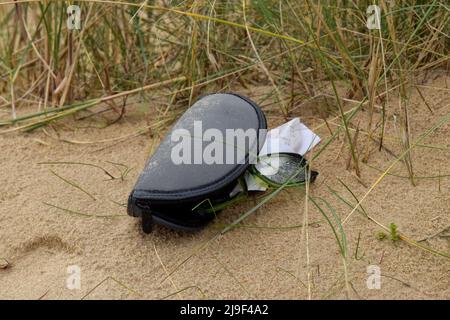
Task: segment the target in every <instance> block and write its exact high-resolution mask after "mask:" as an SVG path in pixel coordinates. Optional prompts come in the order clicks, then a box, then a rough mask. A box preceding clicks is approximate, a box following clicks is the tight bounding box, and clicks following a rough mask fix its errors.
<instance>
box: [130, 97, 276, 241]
mask: <svg viewBox="0 0 450 320" xmlns="http://www.w3.org/2000/svg"><path fill="white" fill-rule="evenodd" d="M199 123H201V129H202V132H201V134H203V132H206V131H207V130H208V129H215V132H220V133H221V134H222V136H223V137H224V139H225V137H227V129H231V130H234V132H236V130H239V129H240V130H242V131H241V132H247V130H248V129H251V130H254V131H255V132H257V133H258V134H257V135H256V137H255V138H254V139H251V138H250V137H249V138H248V139H247V140H246V141H247V143H246V144H245V147H242V146H240V145H239V144H235V145H233V144H230V143H229V142H230V141H228V140H227V141H222V145H223V157H222V159H223V160H222V163H212V164H207V163H205V161H204V160H203V159H200V162H201V163H200V162H199V161H198V160H199V158H196V159H195V157H196V156H197V157H199V156H200V158H202V157H201V156H202V150H205V148H207V146H208V145H209V144H210V143H211V141H205V139H202V138H201V137H198V136H196V134H197V135H198V131H196V129H194V124H195V125H196V128H197V129H198V125H199ZM266 128H267V125H266V119H265V116H264V114H263V112H262V111H261V109H260V108H259V107H258V106H257V105H256V104H255V103H254V102H253V101H251V100H250V99H248V98H246V97H243V96H240V95H237V94H231V93H224V94H222V93H220V94H211V95H207V96H205V97H203V98H201V99H199V100H198V101H197V102H196V103H194V104H193V105H192V106H191V107H190V108H189V109H188V110H187V111H186V112H185V113H184V114H183V116H182V117H181V118H180V119H179V120H178V122H177V123H176V124H175V125H174V126H173V128H172V129H171V131H170V132H169V133H168V134H167V135H166V136H165V138H164V139H163V141H162V142H161V144H160V146H159V147H158V149H157V150H156V151H155V153H154V154H153V156H152V157H151V158H150V159H149V161H148V162H147V164H146V166H145V168H144V170H143V171H142V173H141V175H140V177H139V178H138V181H137V183H136V185H135V187H134V189H133V191H132V192H131V194H130V197H129V200H128V214H129V215H131V216H134V217H142V223H143V229H144V231H145V232H150V231H151V227H152V224H153V222H156V223H158V224H163V225H165V226H168V227H171V228H175V229H182V230H196V229H199V228H201V227H203V226H204V225H205V224H207V223H208V222H209V221H210V220H212V219H213V218H214V214H215V213H217V212H211V211H210V210H202V209H204V208H205V206H204V205H203V206H202V205H200V206H199V204H201V203H202V201H203V202H207V205H208V206H211V204H218V203H221V202H224V201H227V200H229V199H230V192H231V191H232V190H233V189H234V188H235V187H236V184H237V183H238V179H239V177H241V176H242V175H243V173H244V172H245V170H246V169H247V168H248V166H249V158H250V152H251V151H252V150H256V153H257V152H258V151H259V150H260V148H261V147H262V145H263V143H264V139H265V130H261V129H266ZM180 129H181V132H183V131H184V132H186V133H189V134H190V138H189V139H190V140H191V143H190V145H191V146H192V148H191V151H192V152H191V155H192V158H191V161H190V162H189V163H182V164H176V163H174V161H173V159H172V157H171V156H172V152H173V148H175V147H176V145H177V143H179V141H178V140H176V141H173V139H172V135H173V134H174V132H177V133H178V132H180ZM195 139H197V141H195ZM199 139H200V140H199ZM199 141H200V142H199ZM235 141H236V140H235ZM196 146H197V148H198V147H199V146H200V147H201V148H202V149H201V150H200V151H199V150H198V149H195V148H196ZM236 147H238V148H239V147H241V148H243V149H244V151H242V150H241V153H240V154H241V156H244V158H243V159H237V158H236V157H237V154H238V153H239V152H238V151H237V150H236V149H235V148H236ZM230 152H234V154H236V155H235V157H234V161H233V163H230V162H229V161H228V162H227V159H226V156H227V154H228V155H229V154H230ZM238 160H240V161H238ZM195 161H197V163H194V162H195ZM239 162H240V163H239Z"/></svg>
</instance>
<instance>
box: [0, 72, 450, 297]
mask: <svg viewBox="0 0 450 320" xmlns="http://www.w3.org/2000/svg"><path fill="white" fill-rule="evenodd" d="M449 80H450V79H449V77H448V76H446V75H445V74H443V73H437V74H435V75H433V76H431V77H429V79H427V80H426V81H425V82H423V83H422V86H421V87H420V90H421V92H422V94H423V95H424V96H425V98H426V100H427V102H428V103H429V105H430V106H431V107H432V108H433V110H434V113H433V114H432V113H431V112H430V111H429V110H428V108H427V107H426V105H425V103H424V102H423V101H422V99H421V98H420V96H419V95H418V93H417V91H414V92H413V93H412V96H411V100H410V103H409V110H410V117H411V127H412V129H411V134H412V137H413V141H414V140H415V139H417V137H419V135H420V134H422V133H423V132H425V131H426V130H427V129H428V128H430V127H431V126H432V125H433V124H435V123H437V122H438V121H439V120H440V119H442V117H443V116H444V115H447V114H449V113H450V104H449V97H450V91H449V85H448V84H449ZM266 88H267V87H266ZM439 88H440V89H439ZM258 90H259V91H258ZM261 90H262V91H264V88H254V89H251V90H250V89H249V90H246V91H241V93H243V94H246V95H248V96H250V97H252V98H254V99H255V100H256V101H257V102H260V101H259V100H258V99H259V98H260V96H258V95H257V92H260V91H261ZM319 104H320V103H319V102H317V103H312V104H310V105H305V106H302V107H301V108H298V109H297V110H296V111H295V112H294V113H293V116H300V117H302V119H303V121H304V122H305V123H306V124H307V125H308V126H309V127H311V128H317V127H318V126H321V127H320V128H318V129H316V132H317V133H318V134H319V135H320V136H321V137H322V139H323V140H324V141H325V140H326V139H327V138H328V137H329V136H330V134H329V132H328V130H327V128H326V127H325V126H323V121H322V120H320V119H318V117H317V112H316V111H317V110H316V109H314V108H320V106H318V105H319ZM352 106H354V105H352V104H351V103H347V104H346V108H347V109H348V108H350V107H352ZM275 107H276V106H274V105H266V106H265V107H264V109H265V111H266V112H267V114H268V120H269V125H270V126H271V127H273V126H275V125H278V124H281V123H282V122H283V120H282V119H280V117H279V116H276V113H275V112H273V111H272V110H273V109H274V108H275ZM33 108H34V109H26V107H23V112H26V111H27V110H28V111H33V110H35V108H36V107H33ZM152 108H154V109H155V111H154V113H155V114H157V111H156V106H153V105H150V110H153V109H152ZM388 110H390V111H397V110H398V104H397V101H396V100H395V97H392V99H391V105H390V106H389V108H388ZM3 114H4V113H0V115H3ZM103 115H104V116H105V117H108V114H106V113H105V114H102V116H103ZM367 115H368V110H365V111H364V112H362V114H361V115H360V116H358V118H357V119H356V120H355V121H354V122H353V123H354V125H355V126H356V124H357V123H358V120H359V121H361V122H360V123H361V124H364V123H366V121H367ZM376 116H377V117H379V114H376ZM112 117H113V116H112V115H111V116H110V118H112ZM156 118H157V116H155V117H154V118H153V119H156ZM101 119H102V118H100V117H98V116H93V117H90V118H89V119H86V120H84V121H75V120H74V119H66V120H63V121H60V122H59V123H57V124H54V125H53V126H52V127H46V129H45V132H44V131H43V130H37V131H35V132H32V133H28V134H23V133H13V134H8V135H5V134H3V135H0V147H1V153H0V163H1V166H0V298H1V299H163V298H168V299H203V298H210V299H247V298H249V299H254V298H257V299H307V298H308V296H311V298H313V299H345V298H347V293H346V292H347V291H346V289H345V281H344V279H345V277H344V274H345V273H344V267H343V263H342V257H341V255H340V254H339V249H338V246H337V243H336V240H335V238H334V236H333V233H332V231H331V229H330V227H329V225H328V224H327V223H326V221H325V219H324V218H323V216H322V215H321V214H320V212H319V211H318V210H317V209H316V208H315V207H314V206H313V205H312V203H311V202H308V221H309V222H310V225H309V226H308V228H307V230H306V229H305V228H300V227H292V228H274V227H287V226H298V225H301V224H302V223H303V221H304V217H305V216H304V215H305V197H304V194H303V192H302V191H300V190H296V189H291V190H288V191H283V192H282V193H281V194H279V195H278V196H277V197H276V198H274V199H273V200H271V201H270V202H269V203H267V204H266V205H265V206H263V207H262V208H261V209H259V210H258V211H257V212H255V213H254V214H253V215H252V216H250V217H249V218H248V219H247V220H246V221H245V222H244V224H245V225H247V226H259V228H254V227H253V228H250V227H247V228H238V229H234V230H232V231H230V232H228V233H226V234H224V235H223V236H221V237H219V238H218V239H216V240H214V241H210V242H209V243H208V245H207V246H203V248H202V249H199V248H200V247H201V246H202V245H204V244H205V243H206V242H207V241H208V240H209V239H211V238H212V237H213V236H214V235H215V234H216V233H217V232H218V230H220V225H223V224H225V223H228V222H231V221H233V220H234V219H236V218H237V217H238V216H239V215H240V214H242V213H243V212H245V211H246V210H247V209H249V208H251V207H252V206H253V205H254V204H255V203H256V201H258V200H257V199H250V200H249V201H248V202H247V203H244V204H241V205H237V206H235V207H233V208H230V209H227V210H225V211H223V212H222V213H221V214H220V215H219V217H218V218H217V221H216V224H213V225H210V226H208V227H207V228H205V229H204V230H202V231H200V232H197V233H194V234H186V233H182V232H176V231H171V230H168V229H164V228H157V229H156V230H155V232H154V233H152V234H149V235H145V234H143V233H142V231H141V230H140V221H139V220H138V219H134V218H131V217H129V216H127V215H126V208H125V207H124V206H123V204H125V203H126V200H127V197H128V194H129V192H130V190H131V189H132V187H133V185H134V183H135V181H136V179H137V177H138V175H139V173H140V170H141V169H142V168H143V166H144V164H145V162H146V160H147V158H148V156H149V155H150V154H151V152H152V150H153V148H154V147H155V146H156V145H157V143H158V141H159V139H160V138H161V137H162V134H163V132H159V131H158V132H152V134H150V133H146V134H141V135H137V136H136V137H133V138H128V139H124V140H113V141H111V142H105V141H100V140H105V139H115V138H117V137H121V136H126V135H129V134H131V133H133V132H136V130H138V129H140V128H143V127H145V126H146V125H147V122H148V118H146V117H144V116H143V115H142V111H141V108H140V107H139V106H131V105H130V106H129V108H128V111H127V114H126V116H125V117H124V118H123V119H122V120H120V121H118V122H117V123H115V124H112V125H110V126H108V127H106V128H102V127H101V126H102V125H103V124H104V123H103V122H101V121H100V120H101ZM328 121H329V122H330V125H331V127H332V128H333V129H335V128H336V127H335V125H334V124H333V123H335V124H338V123H339V120H333V119H332V117H329V118H328ZM396 127H397V128H398V124H394V117H393V114H392V113H389V114H388V123H387V127H386V135H387V136H388V137H392V138H395V137H398V134H397V131H396ZM361 128H362V129H365V125H364V126H363V125H361ZM449 131H450V125H449V123H446V124H445V125H443V126H442V127H441V128H439V129H438V130H436V131H435V132H434V133H433V134H431V135H430V136H429V137H427V138H426V139H425V140H424V141H423V142H422V144H427V145H435V146H436V145H437V146H441V147H444V149H436V148H425V147H417V148H415V149H414V152H413V155H412V158H413V164H414V170H415V173H416V175H417V176H432V175H439V174H441V175H444V174H446V175H449V174H450V166H449V164H450V132H449ZM58 135H59V136H58ZM365 139H366V136H365V135H364V134H363V133H360V135H359V146H360V149H361V150H359V152H362V151H363V149H364V146H365ZM68 141H71V142H68ZM96 141H97V143H93V142H96ZM343 141H344V135H343V134H341V135H340V137H339V139H338V140H336V141H335V142H333V143H332V144H331V145H330V146H329V147H328V148H327V150H326V151H325V152H324V153H323V154H321V155H320V157H319V158H318V159H317V160H316V161H315V162H314V163H313V168H314V169H315V170H317V171H319V172H320V176H319V177H318V179H317V181H316V183H315V184H314V185H312V186H311V190H310V192H311V194H312V195H313V196H314V197H322V198H324V199H326V200H327V201H328V202H329V203H330V205H331V206H332V207H333V208H334V209H335V211H336V213H337V214H338V215H339V216H340V217H341V219H344V218H345V217H347V215H348V214H349V213H350V211H351V208H350V207H348V206H347V205H346V204H344V203H343V202H342V201H340V200H338V199H337V198H336V197H334V196H333V195H332V194H331V193H330V192H329V189H328V186H329V187H331V188H333V189H334V190H336V191H337V192H338V193H339V194H340V195H341V196H343V197H345V198H346V199H347V200H348V201H350V202H351V203H353V204H354V203H355V200H354V199H353V198H352V196H351V195H350V194H349V193H348V191H346V190H345V188H344V187H343V186H342V185H341V184H340V183H339V182H338V179H341V180H342V181H343V182H344V183H345V184H346V185H347V186H348V187H349V188H351V190H352V191H353V193H354V194H355V195H356V196H357V197H358V198H359V199H361V198H362V197H363V196H364V194H366V192H367V190H368V188H369V187H370V186H371V185H372V184H373V183H374V182H375V181H376V180H377V179H378V177H379V176H380V174H381V172H380V171H377V170H376V169H374V168H378V169H379V170H385V169H386V168H387V167H388V166H389V164H390V163H391V162H392V161H394V157H393V156H392V155H391V154H390V153H389V152H388V151H385V150H383V151H381V152H379V151H378V150H377V145H376V144H375V143H373V144H371V148H372V149H373V151H372V153H371V156H370V158H369V161H368V164H367V165H366V164H361V171H362V177H361V181H358V179H356V178H355V175H354V174H353V173H352V171H351V170H346V169H345V168H346V163H347V159H348V156H349V152H348V150H347V148H346V147H344V148H342V143H343ZM74 142H76V143H74ZM86 142H89V143H86ZM385 145H386V147H387V148H388V149H389V150H390V151H392V152H393V153H395V154H397V155H398V154H400V153H401V148H400V143H399V142H398V141H395V140H392V139H387V140H386V143H385ZM445 148H446V149H445ZM318 149H319V148H317V149H316V151H317V150H318ZM55 161H57V162H83V163H90V164H95V165H98V166H101V167H103V168H105V169H106V170H108V172H110V173H112V174H113V175H115V176H116V177H117V178H118V179H114V180H111V179H109V177H108V176H107V175H106V174H105V173H104V172H103V171H102V170H101V169H98V168H95V167H91V166H83V165H64V164H58V165H48V164H41V163H42V162H55ZM111 162H115V163H121V164H124V165H126V166H127V167H129V168H132V170H131V171H130V172H129V173H128V174H127V175H126V176H125V178H124V179H123V180H122V179H120V171H119V170H118V169H117V168H116V167H115V166H114V165H113V164H112V163H111ZM52 171H53V172H52ZM392 172H393V173H395V174H398V175H406V174H407V173H406V170H405V166H404V165H403V164H402V163H399V164H397V165H396V166H395V167H394V168H393V170H392ZM57 175H58V176H59V177H58V176H57ZM60 177H62V178H64V179H65V180H67V181H71V182H73V183H76V184H77V186H79V187H81V188H82V189H83V190H84V191H86V192H83V191H82V190H80V189H78V188H76V187H74V186H72V185H70V184H68V183H66V182H64V181H63V180H62V179H61V178H60ZM92 197H93V198H92ZM94 198H95V200H94ZM362 205H363V208H364V209H365V210H366V211H367V213H369V214H370V215H372V216H373V217H374V218H376V220H377V221H379V222H380V223H382V224H384V225H389V224H390V223H391V222H394V223H395V224H396V225H397V226H398V229H399V230H400V231H401V232H402V233H404V234H405V235H407V236H408V237H410V238H411V239H414V240H421V239H424V238H429V239H427V240H426V241H423V242H421V244H423V245H427V246H430V247H432V248H434V249H436V250H440V251H442V252H445V253H447V254H450V242H449V236H450V232H449V231H448V230H447V231H445V229H446V228H447V227H448V226H450V212H449V210H450V178H449V177H442V178H441V179H417V186H415V187H413V186H412V185H411V183H410V182H409V180H408V179H405V178H401V177H396V176H387V177H386V178H385V179H384V180H383V181H382V182H381V183H380V184H379V185H378V186H377V187H376V188H375V189H374V190H373V191H372V192H370V194H369V195H368V196H367V197H366V199H365V200H364V202H363V204H362ZM57 207H59V208H57ZM60 208H64V209H66V210H63V209H60ZM67 209H68V210H71V212H69V211H67ZM75 212H78V213H82V214H88V215H106V216H109V217H90V216H83V215H80V214H76V213H75ZM344 229H345V232H346V236H347V246H348V259H347V260H348V271H347V275H348V280H349V282H350V284H349V291H350V292H349V293H348V297H349V298H351V299H449V298H450V261H449V260H448V259H446V258H444V257H440V256H436V255H433V254H430V253H429V252H426V251H424V250H422V249H419V248H416V247H413V246H411V245H409V244H407V243H406V242H404V241H397V242H392V241H391V240H390V239H385V240H378V239H377V237H376V234H377V232H378V231H380V230H381V228H380V227H379V226H377V225H375V224H374V223H372V222H370V221H368V220H367V219H366V218H364V217H362V216H361V215H360V214H359V213H357V212H356V213H355V214H354V215H352V216H351V218H350V219H349V220H348V222H347V223H346V224H345V225H344ZM306 231H307V233H308V248H309V250H308V252H309V254H308V257H309V259H307V250H306V248H307V245H306V241H305V239H306V237H305V235H306ZM440 231H443V232H441V233H439V232H440ZM433 235H434V236H433ZM430 236H431V237H430ZM358 237H359V238H360V240H359V246H357V242H358ZM357 247H358V250H357ZM356 250H357V251H358V252H357V254H356V256H355V251H356ZM189 257H190V258H189ZM187 258H189V259H187ZM4 259H6V261H7V262H6V261H5V260H4ZM186 259H187V260H186ZM308 260H309V263H308ZM183 262H184V263H183ZM73 265H75V266H78V267H79V268H80V271H81V282H80V285H81V286H80V288H79V289H76V288H75V289H69V288H68V287H67V283H66V282H67V279H68V277H69V276H70V274H69V273H68V267H69V266H73ZM370 265H376V266H378V267H379V268H380V271H381V288H380V289H369V288H368V287H367V278H368V274H367V267H368V266H370ZM174 270H175V271H174ZM308 270H309V272H308ZM169 273H171V274H170V276H169V277H167V275H168V274H169ZM308 274H309V277H308ZM69 287H70V286H69ZM308 287H309V290H308Z"/></svg>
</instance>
